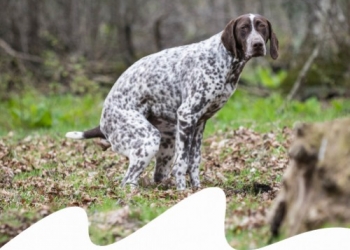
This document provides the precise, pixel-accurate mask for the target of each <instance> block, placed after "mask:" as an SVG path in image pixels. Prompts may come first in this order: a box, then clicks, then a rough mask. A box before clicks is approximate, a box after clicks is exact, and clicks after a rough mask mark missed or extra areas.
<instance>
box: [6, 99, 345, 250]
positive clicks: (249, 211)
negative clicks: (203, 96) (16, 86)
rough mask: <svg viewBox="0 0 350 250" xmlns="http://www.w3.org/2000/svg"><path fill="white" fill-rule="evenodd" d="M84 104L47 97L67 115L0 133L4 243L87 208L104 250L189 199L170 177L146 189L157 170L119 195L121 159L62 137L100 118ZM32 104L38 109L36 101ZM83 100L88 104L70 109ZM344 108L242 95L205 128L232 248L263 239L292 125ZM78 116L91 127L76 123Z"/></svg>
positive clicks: (206, 164)
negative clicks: (68, 210)
mask: <svg viewBox="0 0 350 250" xmlns="http://www.w3.org/2000/svg"><path fill="white" fill-rule="evenodd" d="M88 98H89V97H86V98H85V99H84V100H79V99H77V100H76V99H75V98H71V97H67V98H66V99H64V100H63V101H62V100H58V99H55V98H54V97H53V98H51V100H46V99H45V100H43V101H42V102H44V104H45V105H46V106H50V107H52V108H51V109H50V112H52V114H51V115H52V117H61V118H62V117H63V118H62V119H56V120H54V119H53V125H54V126H52V127H51V128H48V129H44V130H40V129H39V130H33V129H29V130H28V129H25V130H22V131H20V130H19V129H17V130H15V129H11V130H10V131H1V130H0V132H2V133H1V134H2V137H1V138H0V211H1V213H0V246H1V245H3V244H5V243H6V242H7V241H8V240H10V239H11V238H13V237H15V236H16V235H17V234H18V233H20V232H21V231H23V230H24V229H25V228H27V227H29V226H30V225H31V224H33V223H35V222H36V221H38V220H39V219H41V218H43V217H45V216H47V215H48V214H50V213H53V212H55V211H57V210H59V209H62V208H64V207H68V206H80V207H83V208H84V209H85V210H86V212H87V214H88V217H89V220H90V222H91V225H90V229H89V232H90V237H91V239H92V241H93V242H94V243H96V244H99V245H106V244H110V243H113V242H115V241H118V240H120V239H121V238H124V237H125V236H127V235H129V234H131V233H132V232H134V231H135V230H137V229H138V228H140V227H142V226H143V225H145V224H147V223H148V222H150V221H151V220H152V219H154V218H155V217H157V216H158V215H160V214H161V213H163V212H164V211H165V210H167V209H168V208H169V207H171V206H173V205H175V204H176V203H178V202H179V201H181V200H182V199H184V198H185V197H187V196H189V195H191V194H192V193H193V192H194V191H192V190H191V189H187V190H186V191H184V192H178V191H176V188H175V185H174V183H173V180H171V179H170V180H169V181H168V182H167V183H163V184H161V185H154V184H152V181H151V180H152V172H153V165H154V163H152V164H151V166H149V167H148V168H147V171H146V172H145V173H144V174H143V175H142V178H141V181H140V187H139V188H138V189H136V190H134V191H132V190H125V189H121V188H120V187H119V184H120V182H121V179H122V177H123V173H124V172H125V170H126V168H127V165H128V160H127V159H126V158H124V157H121V156H119V155H117V154H115V153H114V152H112V151H111V150H110V149H109V150H107V151H102V150H101V148H100V147H99V146H98V145H97V143H96V141H93V140H90V141H73V140H68V139H65V138H64V136H63V135H64V133H65V132H67V131H69V130H74V129H77V128H79V127H80V128H84V127H85V128H89V127H92V126H91V125H92V124H93V123H94V122H95V121H98V116H99V114H98V112H94V111H95V110H100V106H99V105H93V103H94V102H95V103H97V102H99V101H100V100H95V101H91V100H90V99H89V100H90V101H86V99H88ZM35 101H36V103H39V104H40V100H35ZM79 101H80V103H83V104H84V103H87V104H86V105H85V106H84V105H82V106H79V105H76V104H77V103H79ZM45 102H48V103H45ZM52 102H54V103H52ZM347 102H348V101H344V100H335V101H332V102H329V103H321V102H319V101H317V100H311V101H308V102H306V103H297V102H295V103H291V104H290V105H288V106H286V107H285V110H282V109H281V110H279V109H280V108H281V107H282V104H283V98H281V97H279V96H272V97H270V98H264V99H260V98H252V97H250V96H249V95H246V94H242V93H238V94H237V97H235V98H234V99H233V100H230V101H229V103H228V104H227V105H226V106H225V108H224V109H223V110H222V111H220V113H218V114H217V115H216V116H215V117H213V119H212V120H211V121H210V122H209V124H208V126H207V130H206V133H205V139H204V142H203V150H202V163H201V173H200V176H201V181H202V186H203V188H206V187H213V186H215V187H220V188H222V189H223V190H224V192H225V194H226V199H227V209H226V224H225V228H226V238H227V240H228V242H229V244H230V245H231V246H232V247H234V248H237V249H251V248H256V247H261V246H264V245H266V244H267V242H268V240H269V237H270V233H269V227H268V225H267V223H266V221H265V220H266V215H267V213H268V211H269V209H270V206H271V204H272V201H273V199H274V198H275V196H276V195H277V192H278V190H279V188H280V181H281V178H282V175H283V173H284V170H285V169H286V167H287V166H288V161H289V159H288V153H287V152H288V148H289V145H290V142H291V139H292V138H291V137H292V133H291V127H292V125H293V123H294V122H295V121H296V120H307V121H310V120H322V119H331V118H335V117H341V116H344V115H347V114H349V110H348V109H347V108H346V107H349V106H348V105H345V104H346V103H347ZM39 104H37V105H39ZM45 105H44V106H45ZM46 106H45V107H46ZM86 106H89V107H93V108H91V110H89V113H86V112H85V113H84V112H83V111H81V110H80V109H83V110H84V109H85V110H87V108H86ZM15 107H16V106H15ZM58 110H59V112H62V113H57V112H58ZM62 110H64V111H62ZM79 112H82V114H81V115H80V116H79V115H78V114H80V113H79ZM44 113H45V112H44ZM62 114H64V115H62ZM90 114H91V115H90ZM69 115H71V117H70V116H69ZM9 117H10V116H9ZM16 117H17V116H14V117H13V118H12V119H16ZM72 117H73V118H72ZM75 117H79V118H80V119H82V118H81V117H84V119H86V121H87V120H88V122H85V123H81V124H79V122H77V119H78V118H75ZM7 122H8V123H10V121H9V120H8V121H7ZM14 122H15V121H13V122H11V123H14ZM69 122H72V124H69ZM62 124H65V125H62ZM68 127H69V128H68Z"/></svg>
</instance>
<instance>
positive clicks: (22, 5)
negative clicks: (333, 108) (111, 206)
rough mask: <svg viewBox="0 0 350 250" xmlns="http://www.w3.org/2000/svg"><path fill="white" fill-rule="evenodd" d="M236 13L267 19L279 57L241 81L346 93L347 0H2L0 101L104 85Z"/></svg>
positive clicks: (299, 91) (301, 94)
mask: <svg viewBox="0 0 350 250" xmlns="http://www.w3.org/2000/svg"><path fill="white" fill-rule="evenodd" d="M244 13H259V14H262V15H264V16H265V17H267V18H268V19H269V20H270V21H271V23H272V26H273V29H274V31H275V33H276V34H277V36H278V38H279V41H280V57H279V58H278V59H277V60H276V61H272V59H270V58H269V57H265V58H259V59H254V60H252V61H251V62H250V63H249V66H248V67H253V68H255V70H254V71H252V72H254V73H252V75H247V73H246V74H245V75H243V76H242V79H241V84H242V85H243V86H248V88H249V87H251V86H253V87H254V88H255V89H256V88H257V89H263V90H264V91H255V92H256V93H257V94H262V95H264V94H266V93H267V94H268V93H269V91H270V92H271V90H274V91H275V90H276V91H277V90H278V91H281V92H282V93H284V94H286V95H287V94H288V93H289V98H290V99H292V98H298V99H306V98H307V97H309V96H315V95H316V96H317V97H320V98H329V97H333V96H349V89H350V88H349V87H350V79H349V76H350V75H349V74H350V68H349V64H348V61H347V60H348V58H350V1H347V0H265V1H263V0H245V1H241V0H191V1H187V0H173V1H168V0H45V1H44V0H1V1H0V72H1V73H0V93H2V94H1V98H5V99H6V97H7V96H8V94H9V93H13V92H18V91H19V90H26V89H27V88H31V87H34V88H35V89H38V90H39V91H42V92H43V93H47V92H48V91H50V92H53V93H55V94H60V93H67V92H68V91H69V92H72V93H75V94H84V93H86V92H89V91H94V90H96V88H100V89H104V88H105V89H106V91H107V90H108V89H109V88H110V87H111V85H112V84H113V83H114V82H115V80H116V79H117V77H118V76H119V75H120V74H121V73H122V72H123V71H124V70H125V69H126V68H127V67H128V66H130V65H131V64H132V63H133V62H135V61H136V60H138V59H139V58H141V57H143V56H145V55H148V54H150V53H154V52H156V51H159V50H162V49H165V48H169V47H174V46H178V45H183V44H189V43H193V42H197V41H200V40H203V39H206V38H208V37H210V36H212V35H214V34H216V33H218V32H220V31H221V30H223V28H224V27H225V25H226V23H227V22H228V21H229V20H231V19H233V18H235V17H237V16H239V15H241V14H244ZM246 72H247V70H246ZM249 72H251V71H249ZM293 86H294V89H293ZM266 89H267V91H268V92H266ZM292 89H293V90H292Z"/></svg>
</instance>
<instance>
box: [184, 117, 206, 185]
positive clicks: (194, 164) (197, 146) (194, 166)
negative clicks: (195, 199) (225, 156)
mask: <svg viewBox="0 0 350 250" xmlns="http://www.w3.org/2000/svg"><path fill="white" fill-rule="evenodd" d="M205 123H206V122H205V121H202V122H199V123H198V124H197V126H196V129H195V133H194V135H193V140H192V146H191V155H190V164H189V167H188V170H187V171H188V173H189V174H190V178H191V185H192V187H193V188H200V180H199V164H200V163H201V146H202V139H203V132H204V128H205Z"/></svg>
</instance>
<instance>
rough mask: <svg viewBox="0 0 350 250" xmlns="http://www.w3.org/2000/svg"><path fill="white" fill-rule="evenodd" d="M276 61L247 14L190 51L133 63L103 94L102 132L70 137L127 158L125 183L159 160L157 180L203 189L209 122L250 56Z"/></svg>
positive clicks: (261, 28) (268, 36) (266, 30)
mask: <svg viewBox="0 0 350 250" xmlns="http://www.w3.org/2000/svg"><path fill="white" fill-rule="evenodd" d="M268 40H270V55H271V57H272V58H273V59H276V58H277V57H278V40H277V38H276V36H275V34H274V32H273V30H272V27H271V24H270V22H269V21H268V20H267V19H266V18H264V17H263V16H260V15H253V14H247V15H243V16H240V17H238V18H237V19H235V20H232V21H231V22H229V23H228V24H227V26H226V28H225V29H224V31H223V32H221V33H219V34H217V35H214V36H213V37H211V38H209V39H207V40H205V41H202V42H199V43H195V44H191V45H186V46H181V47H176V48H171V49H166V50H163V51H161V52H158V53H155V54H152V55H149V56H146V57H144V58H142V59H141V60H139V61H137V62H136V63H135V64H133V65H132V66H131V67H130V68H129V69H128V70H126V71H125V72H124V74H122V75H121V76H120V78H119V79H118V80H117V82H116V83H115V85H114V86H113V88H112V90H111V91H110V93H109V94H108V96H107V98H106V100H105V102H104V107H103V111H102V116H101V121H100V126H98V127H96V128H94V129H91V130H88V131H85V132H69V133H67V135H66V136H67V137H69V138H73V139H87V138H93V137H101V138H104V139H106V141H107V142H108V143H110V144H111V146H112V149H113V150H114V151H116V152H118V153H120V154H123V155H125V156H127V157H128V158H129V167H128V170H127V172H126V174H125V177H124V179H123V182H122V185H123V186H124V185H125V184H133V185H137V182H138V179H139V176H140V174H141V173H142V171H143V170H144V169H145V168H146V166H147V165H148V164H149V163H150V161H151V159H152V158H153V157H156V167H155V172H154V181H155V182H161V181H162V180H164V179H165V178H167V177H168V176H169V174H170V172H171V170H172V173H173V174H174V175H175V179H176V186H177V189H178V190H183V189H185V188H186V174H187V173H189V175H190V179H191V184H192V186H193V187H194V188H197V187H200V181H199V163H200V161H201V153H200V149H201V142H202V137H203V130H204V127H205V123H206V121H207V120H208V119H209V118H210V117H212V116H213V115H214V114H215V113H216V112H217V111H218V110H219V109H220V108H221V107H222V106H223V105H224V104H225V103H226V101H227V100H228V99H229V98H230V96H231V95H232V94H233V92H234V91H235V89H236V84H237V82H238V79H239V76H240V74H241V71H242V70H243V67H244V65H245V64H246V63H247V62H248V61H249V60H250V59H251V58H252V57H258V56H264V55H266V46H265V44H266V43H267V41H268Z"/></svg>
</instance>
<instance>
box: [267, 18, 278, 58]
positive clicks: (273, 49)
mask: <svg viewBox="0 0 350 250" xmlns="http://www.w3.org/2000/svg"><path fill="white" fill-rule="evenodd" d="M267 23H268V24H269V34H270V37H269V39H270V55H271V57H272V59H274V60H276V59H277V57H278V39H277V37H276V34H275V33H274V32H273V30H272V26H271V23H270V22H269V21H267Z"/></svg>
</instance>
